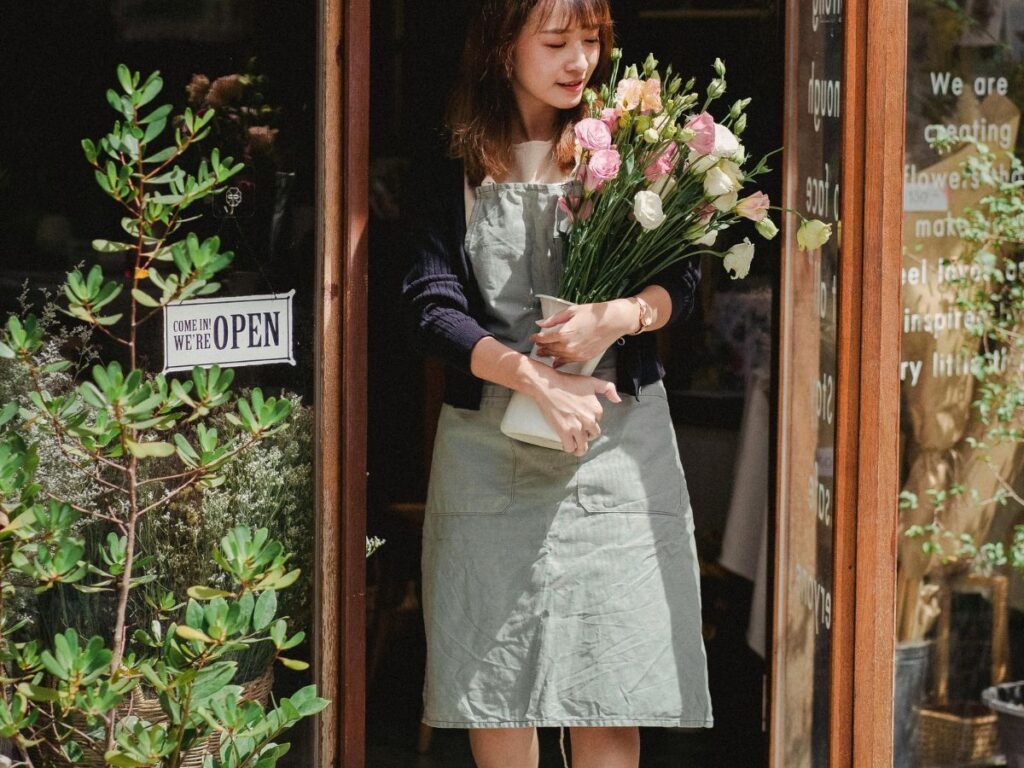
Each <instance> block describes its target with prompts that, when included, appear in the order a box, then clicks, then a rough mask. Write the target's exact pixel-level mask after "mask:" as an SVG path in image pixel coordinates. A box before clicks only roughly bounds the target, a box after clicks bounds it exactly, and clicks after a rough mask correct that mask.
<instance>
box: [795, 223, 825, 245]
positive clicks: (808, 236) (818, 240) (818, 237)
mask: <svg viewBox="0 0 1024 768" xmlns="http://www.w3.org/2000/svg"><path fill="white" fill-rule="evenodd" d="M830 237H832V225H831V224H826V223H825V222H823V221H821V220H819V219H809V220H808V221H805V222H804V223H803V224H801V225H800V229H798V230H797V231H796V243H797V246H798V247H799V248H800V250H802V251H814V250H817V249H818V248H821V246H823V245H824V244H825V243H827V242H828V239H829V238H830Z"/></svg>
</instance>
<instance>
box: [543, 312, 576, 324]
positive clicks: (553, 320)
mask: <svg viewBox="0 0 1024 768" xmlns="http://www.w3.org/2000/svg"><path fill="white" fill-rule="evenodd" d="M572 315H573V312H572V310H571V309H563V310H562V311H561V312H558V313H557V314H554V315H552V316H551V317H546V318H544V319H543V320H538V321H537V325H539V326H540V327H541V328H551V327H553V326H556V325H561V324H562V323H566V322H568V321H569V320H571V319H572Z"/></svg>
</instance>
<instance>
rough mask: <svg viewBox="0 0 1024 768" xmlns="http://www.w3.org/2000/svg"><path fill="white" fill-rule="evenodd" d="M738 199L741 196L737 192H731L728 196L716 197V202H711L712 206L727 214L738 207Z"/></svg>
mask: <svg viewBox="0 0 1024 768" xmlns="http://www.w3.org/2000/svg"><path fill="white" fill-rule="evenodd" d="M738 198H739V195H738V194H737V193H736V192H730V193H729V194H727V195H722V196H721V197H716V198H715V199H714V200H712V201H711V204H712V205H713V206H715V208H717V209H718V210H720V211H721V212H722V213H726V212H727V211H731V210H732V209H733V208H735V207H736V203H737V202H738Z"/></svg>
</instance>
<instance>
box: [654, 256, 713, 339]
mask: <svg viewBox="0 0 1024 768" xmlns="http://www.w3.org/2000/svg"><path fill="white" fill-rule="evenodd" d="M699 284H700V259H698V258H696V257H694V256H691V257H689V258H686V259H683V260H681V261H677V262H676V263H675V264H673V265H671V266H670V267H667V268H665V269H663V270H662V271H661V272H659V273H658V274H656V275H655V276H654V277H652V278H651V279H650V281H649V282H648V285H660V286H661V287H662V288H664V289H665V290H666V291H668V295H669V296H670V297H671V299H672V314H671V316H670V317H669V319H668V322H667V323H666V324H665V327H666V328H667V327H670V326H673V325H676V324H678V323H681V322H682V321H683V320H685V319H686V318H688V317H689V316H690V314H691V313H692V312H693V307H694V305H695V304H696V299H697V286H698V285H699Z"/></svg>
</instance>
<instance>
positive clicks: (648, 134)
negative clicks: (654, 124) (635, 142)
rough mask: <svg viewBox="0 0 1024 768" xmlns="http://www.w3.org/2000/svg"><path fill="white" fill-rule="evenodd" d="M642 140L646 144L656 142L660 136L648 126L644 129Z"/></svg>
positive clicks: (659, 139)
mask: <svg viewBox="0 0 1024 768" xmlns="http://www.w3.org/2000/svg"><path fill="white" fill-rule="evenodd" d="M644 141H646V142H647V143H648V144H657V143H658V142H659V141H661V136H660V135H659V134H658V132H657V131H656V130H655V129H654V128H648V129H647V130H646V131H644Z"/></svg>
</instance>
